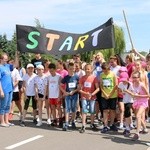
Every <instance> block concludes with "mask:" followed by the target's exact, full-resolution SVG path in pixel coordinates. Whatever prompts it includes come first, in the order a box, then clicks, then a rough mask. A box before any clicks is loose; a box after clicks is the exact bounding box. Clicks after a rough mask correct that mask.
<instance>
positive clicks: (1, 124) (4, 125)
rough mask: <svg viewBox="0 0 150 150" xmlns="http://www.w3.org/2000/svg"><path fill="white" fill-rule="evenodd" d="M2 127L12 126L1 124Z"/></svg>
mask: <svg viewBox="0 0 150 150" xmlns="http://www.w3.org/2000/svg"><path fill="white" fill-rule="evenodd" d="M0 127H6V128H8V127H10V126H9V125H8V124H0Z"/></svg>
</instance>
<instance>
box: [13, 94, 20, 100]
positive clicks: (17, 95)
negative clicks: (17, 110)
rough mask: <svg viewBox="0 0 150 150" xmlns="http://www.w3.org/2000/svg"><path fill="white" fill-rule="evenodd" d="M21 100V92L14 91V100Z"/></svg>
mask: <svg viewBox="0 0 150 150" xmlns="http://www.w3.org/2000/svg"><path fill="white" fill-rule="evenodd" d="M19 100H20V97H19V92H13V95H12V101H15V102H16V101H19Z"/></svg>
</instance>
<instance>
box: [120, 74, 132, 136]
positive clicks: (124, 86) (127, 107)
mask: <svg viewBox="0 0 150 150" xmlns="http://www.w3.org/2000/svg"><path fill="white" fill-rule="evenodd" d="M120 76H122V78H121V79H120V83H119V85H118V89H119V92H121V93H122V95H123V102H124V117H125V125H126V129H125V130H124V132H123V134H124V136H129V135H130V125H131V123H132V115H131V108H132V104H133V97H132V96H131V95H130V94H129V93H127V92H126V91H127V90H128V91H131V92H133V90H134V89H133V86H132V83H131V82H129V76H128V74H127V73H126V72H122V73H121V74H120Z"/></svg>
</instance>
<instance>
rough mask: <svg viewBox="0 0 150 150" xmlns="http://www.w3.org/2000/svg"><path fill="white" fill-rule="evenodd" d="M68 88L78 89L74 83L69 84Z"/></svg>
mask: <svg viewBox="0 0 150 150" xmlns="http://www.w3.org/2000/svg"><path fill="white" fill-rule="evenodd" d="M68 87H69V88H75V87H76V83H74V82H71V83H68Z"/></svg>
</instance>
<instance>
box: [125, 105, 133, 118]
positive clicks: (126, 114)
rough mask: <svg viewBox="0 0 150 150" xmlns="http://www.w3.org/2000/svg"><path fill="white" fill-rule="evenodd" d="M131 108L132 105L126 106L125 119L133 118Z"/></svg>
mask: <svg viewBox="0 0 150 150" xmlns="http://www.w3.org/2000/svg"><path fill="white" fill-rule="evenodd" d="M131 108H132V103H126V104H124V109H125V110H124V117H125V118H128V117H130V116H131Z"/></svg>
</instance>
